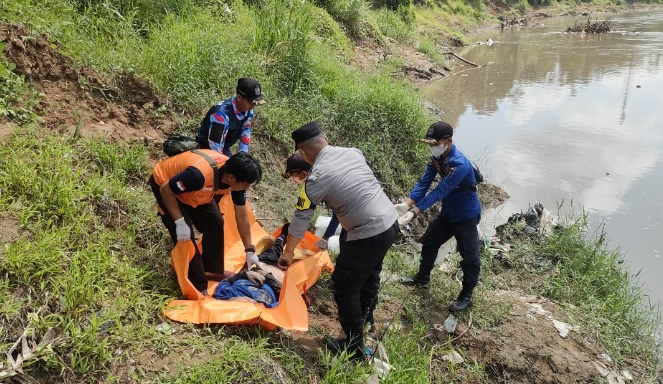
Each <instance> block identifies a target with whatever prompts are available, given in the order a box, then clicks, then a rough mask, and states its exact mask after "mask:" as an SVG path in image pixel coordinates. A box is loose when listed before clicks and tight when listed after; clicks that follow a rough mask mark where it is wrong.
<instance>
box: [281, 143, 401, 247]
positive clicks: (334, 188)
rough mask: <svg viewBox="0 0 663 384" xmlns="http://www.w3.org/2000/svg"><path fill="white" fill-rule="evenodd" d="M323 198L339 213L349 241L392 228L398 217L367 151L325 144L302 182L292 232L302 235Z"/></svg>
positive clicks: (298, 235) (329, 206) (328, 205)
mask: <svg viewBox="0 0 663 384" xmlns="http://www.w3.org/2000/svg"><path fill="white" fill-rule="evenodd" d="M321 202H324V203H325V205H326V206H327V207H328V208H330V209H331V210H332V211H333V212H334V213H335V214H336V216H337V217H338V221H339V222H340V223H341V227H343V229H345V230H346V231H347V232H348V238H347V240H348V241H352V240H360V239H366V238H368V237H371V236H375V235H378V234H380V233H382V232H384V231H386V230H387V229H389V228H390V227H391V226H392V225H394V223H395V222H396V220H397V219H398V213H397V212H396V209H394V205H393V203H392V202H391V201H390V200H389V198H388V197H387V195H386V194H385V193H384V191H383V190H382V187H381V186H380V184H379V183H378V181H377V179H376V178H375V175H374V174H373V171H372V170H371V168H370V167H369V166H368V164H367V163H366V159H365V158H364V155H363V154H362V153H361V151H359V150H358V149H355V148H343V147H333V146H331V145H328V146H326V147H325V148H323V149H322V150H321V151H320V153H318V156H317V157H316V158H315V162H314V163H313V167H312V168H311V171H310V173H309V176H308V178H307V179H306V181H305V182H304V185H302V188H301V189H300V193H299V199H298V201H297V206H296V208H297V209H296V211H295V215H294V217H293V219H292V221H291V223H290V230H289V233H290V234H292V235H293V236H295V237H297V238H299V239H301V238H303V237H304V232H305V231H306V229H307V228H308V224H309V222H310V220H311V218H312V217H313V213H314V211H315V206H316V205H317V204H319V203H321Z"/></svg>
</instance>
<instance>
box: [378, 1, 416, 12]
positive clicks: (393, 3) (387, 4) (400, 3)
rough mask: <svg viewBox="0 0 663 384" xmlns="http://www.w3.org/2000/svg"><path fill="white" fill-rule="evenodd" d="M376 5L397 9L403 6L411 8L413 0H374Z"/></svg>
mask: <svg viewBox="0 0 663 384" xmlns="http://www.w3.org/2000/svg"><path fill="white" fill-rule="evenodd" d="M373 5H374V6H375V7H378V8H379V7H385V8H388V9H391V10H392V11H396V10H398V9H399V8H401V7H404V8H409V7H410V5H412V0H373Z"/></svg>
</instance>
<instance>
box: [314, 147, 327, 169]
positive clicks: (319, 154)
mask: <svg viewBox="0 0 663 384" xmlns="http://www.w3.org/2000/svg"><path fill="white" fill-rule="evenodd" d="M331 150H332V146H331V145H327V146H326V147H324V148H322V149H321V150H320V152H318V155H317V156H316V157H315V160H313V165H315V163H317V162H318V159H320V157H321V156H322V154H323V153H325V152H329V151H331ZM311 168H312V167H311Z"/></svg>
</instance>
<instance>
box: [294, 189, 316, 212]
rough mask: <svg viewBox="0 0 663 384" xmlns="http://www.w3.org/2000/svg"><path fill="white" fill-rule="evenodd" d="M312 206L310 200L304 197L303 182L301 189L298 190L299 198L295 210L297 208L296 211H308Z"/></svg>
mask: <svg viewBox="0 0 663 384" xmlns="http://www.w3.org/2000/svg"><path fill="white" fill-rule="evenodd" d="M312 205H313V204H311V200H310V199H309V198H308V196H307V195H306V182H304V184H302V187H301V188H299V197H298V198H297V205H296V206H295V208H297V210H298V211H305V210H307V209H310V208H311V206H312Z"/></svg>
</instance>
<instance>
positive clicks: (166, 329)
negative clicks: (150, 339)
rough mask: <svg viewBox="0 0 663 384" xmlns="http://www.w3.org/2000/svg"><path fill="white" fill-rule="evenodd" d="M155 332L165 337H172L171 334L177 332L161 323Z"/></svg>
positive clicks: (170, 326) (168, 325) (166, 324)
mask: <svg viewBox="0 0 663 384" xmlns="http://www.w3.org/2000/svg"><path fill="white" fill-rule="evenodd" d="M157 331H159V332H161V333H163V334H166V335H172V334H173V333H175V332H177V330H176V329H175V328H174V327H173V326H172V325H170V324H168V323H161V324H159V325H157Z"/></svg>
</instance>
